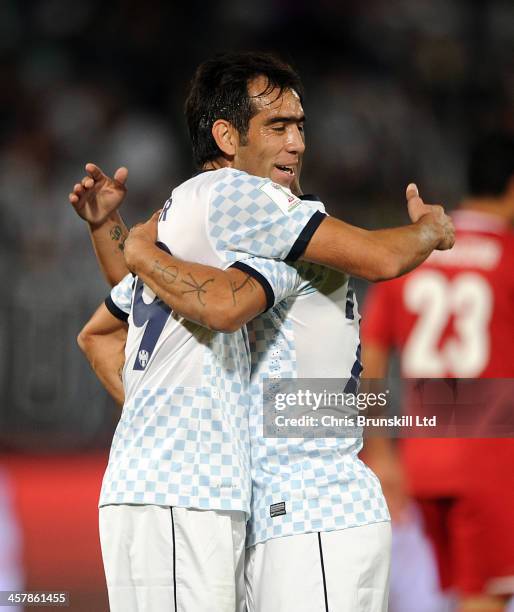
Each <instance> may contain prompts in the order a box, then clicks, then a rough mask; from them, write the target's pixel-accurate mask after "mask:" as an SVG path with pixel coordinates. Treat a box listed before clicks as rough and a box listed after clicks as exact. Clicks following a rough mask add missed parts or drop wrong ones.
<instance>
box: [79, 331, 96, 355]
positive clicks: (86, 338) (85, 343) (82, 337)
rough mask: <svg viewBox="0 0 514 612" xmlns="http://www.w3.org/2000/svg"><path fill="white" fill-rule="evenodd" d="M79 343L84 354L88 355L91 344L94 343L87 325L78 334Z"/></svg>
mask: <svg viewBox="0 0 514 612" xmlns="http://www.w3.org/2000/svg"><path fill="white" fill-rule="evenodd" d="M77 344H78V345H79V348H80V350H81V351H82V352H83V353H84V355H86V356H88V355H89V353H90V352H91V346H92V344H93V337H92V335H91V334H90V333H89V332H88V331H87V327H84V329H82V330H81V331H80V333H79V335H78V336H77Z"/></svg>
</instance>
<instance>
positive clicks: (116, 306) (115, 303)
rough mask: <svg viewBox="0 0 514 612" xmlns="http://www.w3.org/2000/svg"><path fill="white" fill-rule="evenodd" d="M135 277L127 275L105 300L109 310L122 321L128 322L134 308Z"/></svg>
mask: <svg viewBox="0 0 514 612" xmlns="http://www.w3.org/2000/svg"><path fill="white" fill-rule="evenodd" d="M134 281H135V277H134V276H133V275H132V274H127V276H125V278H123V279H122V280H121V281H120V282H119V283H118V284H117V285H116V286H115V287H113V289H112V290H111V293H110V295H108V296H107V298H106V300H105V305H106V307H107V310H108V311H109V312H110V313H111V314H112V315H113V316H115V317H116V318H117V319H120V320H121V321H126V320H127V319H128V316H129V314H130V308H131V306H132V290H133V288H134Z"/></svg>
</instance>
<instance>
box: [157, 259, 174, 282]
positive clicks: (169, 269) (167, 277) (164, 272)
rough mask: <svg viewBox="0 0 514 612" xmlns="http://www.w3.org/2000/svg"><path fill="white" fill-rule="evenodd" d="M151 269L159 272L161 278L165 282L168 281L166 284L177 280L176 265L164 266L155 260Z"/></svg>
mask: <svg viewBox="0 0 514 612" xmlns="http://www.w3.org/2000/svg"><path fill="white" fill-rule="evenodd" d="M153 269H154V270H155V271H156V272H160V273H161V278H162V280H163V281H164V282H165V283H168V285H172V284H173V283H174V282H175V281H176V280H177V276H178V268H177V266H166V267H165V266H163V265H161V264H160V263H159V261H157V260H155V262H154V268H153Z"/></svg>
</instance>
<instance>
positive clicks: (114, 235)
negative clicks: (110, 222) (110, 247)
mask: <svg viewBox="0 0 514 612" xmlns="http://www.w3.org/2000/svg"><path fill="white" fill-rule="evenodd" d="M109 235H110V236H111V240H115V241H116V242H119V244H118V249H119V250H120V251H123V249H124V248H125V240H126V239H127V234H126V233H124V232H123V229H122V228H121V226H120V225H115V226H114V227H112V228H111V229H110V231H109Z"/></svg>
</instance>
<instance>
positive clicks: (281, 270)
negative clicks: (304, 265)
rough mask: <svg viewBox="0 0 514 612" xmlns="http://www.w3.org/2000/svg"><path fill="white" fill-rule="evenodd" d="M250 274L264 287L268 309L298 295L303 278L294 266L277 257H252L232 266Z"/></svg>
mask: <svg viewBox="0 0 514 612" xmlns="http://www.w3.org/2000/svg"><path fill="white" fill-rule="evenodd" d="M231 267H232V268H237V269H238V270H242V271H243V272H246V273H247V274H249V275H250V276H251V277H252V278H253V279H255V280H256V281H257V282H258V283H259V284H260V285H261V286H262V288H263V289H264V292H265V294H266V310H269V309H270V308H272V307H273V306H275V305H276V304H278V303H279V302H281V301H282V300H284V299H286V298H288V297H290V296H291V295H296V294H297V291H298V287H299V285H300V283H301V278H300V276H299V274H298V271H297V270H296V268H295V267H294V266H290V265H289V264H287V263H285V262H283V261H277V260H275V259H263V258H260V257H250V258H249V259H245V260H244V261H237V262H235V263H234V264H232V266H231Z"/></svg>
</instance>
